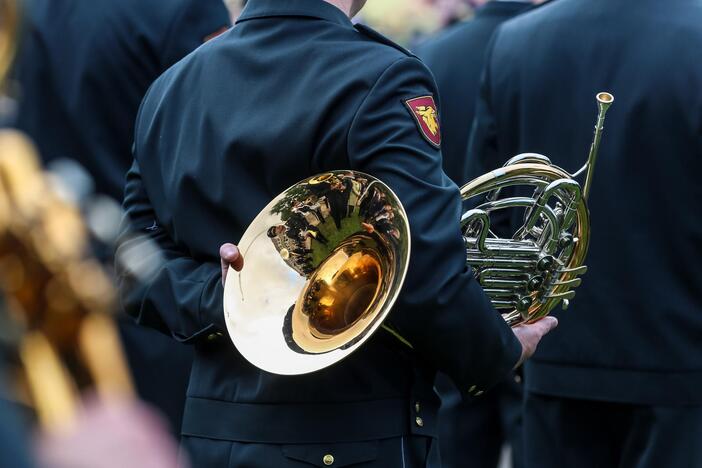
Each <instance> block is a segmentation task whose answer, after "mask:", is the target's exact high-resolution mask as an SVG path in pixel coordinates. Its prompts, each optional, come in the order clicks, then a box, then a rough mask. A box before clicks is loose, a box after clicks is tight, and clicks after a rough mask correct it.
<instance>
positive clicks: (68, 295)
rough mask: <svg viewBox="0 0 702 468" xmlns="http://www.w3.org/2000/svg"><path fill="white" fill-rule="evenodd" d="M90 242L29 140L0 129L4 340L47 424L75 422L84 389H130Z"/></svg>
mask: <svg viewBox="0 0 702 468" xmlns="http://www.w3.org/2000/svg"><path fill="white" fill-rule="evenodd" d="M89 247H90V246H89V244H88V232H87V230H86V227H85V224H84V223H83V220H82V218H81V214H80V212H79V210H78V209H77V207H76V206H75V205H74V204H73V203H71V202H70V201H68V200H67V199H66V198H65V197H64V196H63V195H62V194H61V192H60V190H59V189H58V188H57V185H56V182H55V181H53V180H52V179H51V178H50V177H49V176H48V175H47V174H46V173H45V172H43V171H42V170H41V167H40V166H39V162H38V158H37V156H36V153H35V151H34V148H33V147H32V145H31V144H30V142H29V141H28V140H27V139H26V138H25V137H24V136H22V135H21V134H19V133H18V132H15V131H10V130H3V131H0V289H1V291H2V296H3V300H4V303H3V309H4V310H3V312H4V314H5V316H4V317H3V318H4V321H5V326H4V329H5V336H4V337H3V338H4V341H5V342H6V343H5V344H6V345H7V344H9V347H10V348H14V349H16V350H17V351H18V352H17V358H18V360H19V363H20V366H19V368H20V371H19V376H18V377H19V379H18V380H19V381H20V382H22V384H21V386H20V387H21V390H22V391H21V392H20V393H21V394H23V395H22V398H23V399H25V400H26V403H28V404H29V405H30V406H32V407H33V408H34V409H35V410H36V414H37V416H38V419H39V423H40V424H41V425H42V426H43V427H46V428H49V429H53V428H60V427H63V426H65V425H66V424H68V423H70V422H71V421H72V419H73V417H74V416H75V414H76V412H77V410H78V408H79V405H80V393H81V392H82V391H83V390H85V389H94V390H95V391H96V392H97V394H98V395H99V396H100V397H102V398H109V397H111V396H127V397H131V396H132V395H133V394H134V392H133V388H132V384H131V379H130V376H129V372H128V368H127V365H126V361H125V359H124V356H123V354H122V350H121V344H120V341H119V337H118V335H117V331H116V328H115V326H114V323H113V321H112V318H111V317H110V314H111V312H112V309H113V303H114V299H115V291H114V289H113V285H112V282H111V279H110V278H109V276H108V275H107V274H106V272H105V271H104V270H103V268H102V266H101V265H100V264H99V263H98V262H97V261H96V260H94V259H92V258H91V256H90V255H89V254H88V251H89V250H88V249H89ZM9 324H11V325H12V327H9V326H8V325H9ZM9 329H14V334H8V333H7V332H8V331H9Z"/></svg>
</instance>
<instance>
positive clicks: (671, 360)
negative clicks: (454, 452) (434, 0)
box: [470, 0, 702, 405]
mask: <svg viewBox="0 0 702 468" xmlns="http://www.w3.org/2000/svg"><path fill="white" fill-rule="evenodd" d="M700 21H702V4H701V3H700V2H698V1H694V0H670V1H667V2H664V3H663V2H658V1H654V0H617V1H612V0H590V1H581V0H559V1H557V2H553V3H551V4H549V5H546V6H544V7H542V8H539V9H537V10H535V11H533V12H529V13H526V14H525V15H521V16H519V17H518V18H515V19H513V20H510V21H509V22H506V23H504V24H503V25H502V26H501V27H500V29H499V30H498V32H497V33H496V35H495V36H494V40H493V42H492V47H491V50H490V51H489V59H488V62H487V65H486V72H485V82H484V84H483V89H482V92H481V99H480V102H479V104H478V110H477V117H476V127H475V132H474V134H473V141H472V144H471V150H470V158H471V159H470V163H471V172H472V174H480V173H483V172H485V170H486V169H492V168H495V167H497V166H498V165H501V164H502V163H503V162H504V161H505V160H506V159H507V158H508V157H510V156H513V155H515V154H518V153H521V152H525V151H528V152H537V153H542V154H545V155H547V156H549V157H550V158H551V159H552V160H553V161H554V162H555V163H557V164H558V165H560V166H562V167H564V168H566V169H567V170H570V171H575V170H576V169H578V168H579V167H580V166H581V165H582V164H583V162H584V161H585V159H586V157H587V152H588V149H589V147H590V142H591V139H592V128H593V122H594V119H595V116H596V106H595V102H594V97H595V94H596V93H597V92H598V91H603V90H604V91H611V92H612V93H613V94H614V96H615V103H614V105H613V106H612V108H611V110H610V111H609V114H608V117H607V121H606V123H605V134H604V137H603V140H602V146H601V149H600V155H599V158H598V161H597V166H596V168H595V174H594V182H593V185H592V192H591V195H590V200H589V206H590V211H591V221H592V240H591V243H590V251H589V254H588V257H587V261H586V263H587V265H588V267H589V271H588V272H587V274H586V275H585V276H584V277H583V284H582V286H580V287H579V288H578V289H577V296H576V298H575V300H573V301H572V305H571V307H570V309H569V310H568V311H565V312H561V311H557V312H556V315H557V316H558V318H559V320H560V325H559V327H558V329H557V330H555V331H554V332H553V333H552V334H551V335H549V337H548V338H547V339H546V340H544V342H543V343H542V344H541V346H540V347H539V350H538V351H537V353H536V356H535V357H534V359H533V360H531V362H530V363H529V364H528V365H527V379H526V383H527V388H528V390H530V391H532V392H538V393H541V394H547V395H552V396H561V397H570V398H580V399H591V400H600V401H611V402H624V403H632V404H650V405H700V404H702V392H700V391H699V389H700V388H702V341H700V337H701V336H702V313H701V311H702V295H700V291H702V216H700V214H701V211H700V205H699V200H700V199H702V184H700V183H699V181H698V180H697V174H698V173H699V172H700V170H702V157H701V156H702V140H701V139H700V131H701V129H702V92H700V88H699V87H698V86H697V83H700V82H702V61H700V60H699V54H698V53H697V52H696V51H697V50H698V49H699V47H700V45H702V29H700V27H699V25H700ZM519 223H520V224H521V221H519Z"/></svg>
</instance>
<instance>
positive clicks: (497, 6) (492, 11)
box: [475, 1, 536, 17]
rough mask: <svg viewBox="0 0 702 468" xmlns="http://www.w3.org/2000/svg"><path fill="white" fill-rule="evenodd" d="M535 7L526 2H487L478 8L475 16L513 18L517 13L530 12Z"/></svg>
mask: <svg viewBox="0 0 702 468" xmlns="http://www.w3.org/2000/svg"><path fill="white" fill-rule="evenodd" d="M535 6H536V5H534V4H532V3H528V2H496V1H491V2H487V3H486V4H485V5H483V6H482V7H480V8H479V9H478V10H477V11H476V12H475V16H476V17H478V16H513V15H516V14H518V13H522V12H524V11H527V10H530V9H532V8H534V7H535Z"/></svg>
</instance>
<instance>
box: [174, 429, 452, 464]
mask: <svg viewBox="0 0 702 468" xmlns="http://www.w3.org/2000/svg"><path fill="white" fill-rule="evenodd" d="M181 442H182V443H181V446H182V449H184V450H185V451H186V452H187V453H188V456H189V459H190V466H191V467H192V468H212V467H217V468H305V467H308V468H309V467H312V466H317V467H321V468H326V467H327V466H332V467H335V468H339V467H345V466H348V467H353V468H441V460H440V459H439V450H438V446H437V443H436V440H435V439H432V438H429V437H422V436H405V437H396V438H391V439H383V440H371V441H364V442H349V443H339V444H292V445H285V444H257V443H242V442H231V441H223V440H212V439H205V438H201V437H189V436H183V437H182V439H181ZM325 456H326V457H328V456H332V457H334V458H333V462H332V463H331V464H328V463H325ZM330 461H331V460H330V459H328V458H327V462H330Z"/></svg>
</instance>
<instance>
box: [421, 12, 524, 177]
mask: <svg viewBox="0 0 702 468" xmlns="http://www.w3.org/2000/svg"><path fill="white" fill-rule="evenodd" d="M529 8H532V5H531V4H530V3H526V2H503V1H494V0H493V1H491V2H488V3H486V4H485V5H483V6H482V7H481V8H479V9H478V10H477V11H476V12H475V17H474V18H473V19H472V20H470V21H466V22H464V23H459V24H456V25H454V26H452V27H451V28H449V29H448V30H447V31H446V32H444V33H441V34H440V35H439V36H437V37H435V38H432V39H429V40H428V41H426V42H425V43H423V44H422V45H421V46H420V47H419V48H418V50H417V55H418V56H419V57H420V58H421V59H422V61H423V62H424V63H425V64H426V65H427V67H429V69H430V70H431V71H432V73H433V74H434V78H435V79H436V84H437V86H438V87H439V95H440V96H441V99H440V100H441V102H440V106H441V125H442V130H443V142H442V148H441V153H442V155H443V158H444V171H445V172H446V175H448V176H449V177H450V178H451V180H453V181H454V182H455V183H456V184H457V185H458V186H459V187H460V186H461V185H463V184H465V183H466V182H468V174H467V172H466V171H467V163H468V157H467V156H468V137H469V135H470V130H471V128H472V126H473V116H474V115H475V103H476V100H477V96H478V89H479V87H480V76H481V75H482V71H483V64H484V62H485V48H486V47H487V45H488V43H489V42H490V38H491V37H492V33H494V32H495V29H496V28H497V26H499V25H500V24H501V23H502V22H504V21H506V20H508V19H509V18H512V17H513V16H516V15H518V14H520V13H523V12H525V11H526V10H528V9H529Z"/></svg>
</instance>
